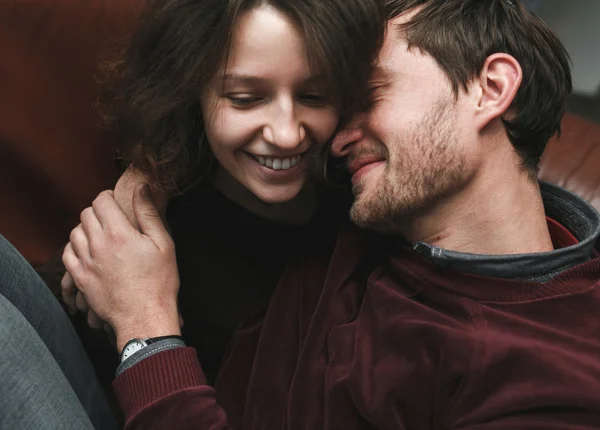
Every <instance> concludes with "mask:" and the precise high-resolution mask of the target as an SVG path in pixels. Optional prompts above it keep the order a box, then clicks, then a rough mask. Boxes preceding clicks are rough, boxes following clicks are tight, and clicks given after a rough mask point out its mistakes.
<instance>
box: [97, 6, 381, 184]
mask: <svg viewBox="0 0 600 430" xmlns="http://www.w3.org/2000/svg"><path fill="white" fill-rule="evenodd" d="M262 5H269V6H271V7H274V8H276V9H278V10H279V11H281V12H283V13H286V14H287V15H288V16H290V17H291V18H292V19H293V20H294V21H295V22H296V23H297V24H298V25H299V27H300V28H301V29H302V31H303V34H304V36H305V38H306V42H307V49H308V54H309V59H310V61H311V63H312V65H315V66H318V67H319V68H320V69H321V70H323V72H324V73H325V76H326V78H327V81H328V85H329V86H330V89H331V91H332V94H333V95H334V97H335V101H336V103H337V104H338V106H339V107H340V114H341V115H343V114H344V113H350V112H351V111H352V110H354V109H356V108H357V107H358V106H359V105H360V104H361V102H362V101H363V100H366V98H367V97H366V83H367V81H368V76H369V74H370V71H371V65H372V61H373V59H374V58H375V55H376V53H377V50H378V48H379V46H380V43H381V40H382V38H383V32H384V25H385V15H384V11H383V7H382V5H381V1H380V0H148V2H147V3H146V4H145V8H144V10H143V11H142V13H141V16H140V22H139V25H138V27H137V29H136V31H135V32H134V34H133V35H132V37H131V38H130V39H129V40H128V41H127V44H126V47H125V49H124V50H123V52H122V55H121V56H120V58H118V59H117V60H114V61H111V62H106V63H105V65H104V69H103V70H104V72H105V75H104V83H105V85H106V86H105V89H106V91H105V93H104V97H103V98H102V99H101V101H100V107H101V112H102V113H103V118H104V124H105V125H106V126H107V127H109V129H110V130H111V131H112V132H114V133H115V135H116V139H117V147H118V150H119V157H120V158H121V161H122V162H123V163H124V165H132V166H133V167H135V168H137V169H140V170H142V171H144V172H146V173H147V174H149V176H150V178H151V180H152V181H153V183H154V186H156V187H157V188H160V189H162V190H164V191H166V192H171V193H174V192H181V191H183V190H184V189H186V188H187V187H189V186H191V185H192V184H194V183H196V182H197V181H198V180H200V179H201V178H203V177H205V176H206V175H207V174H208V173H209V172H210V171H211V168H212V166H213V165H214V164H215V159H214V156H213V155H212V152H211V150H210V147H209V146H208V143H207V141H206V136H205V129H204V124H203V120H202V114H201V110H200V109H201V108H200V101H199V95H200V93H201V90H202V88H203V87H204V86H205V85H208V84H209V82H210V81H211V80H212V79H213V78H214V76H215V74H216V73H217V72H218V71H219V69H221V68H222V65H223V64H226V61H227V60H228V55H229V51H230V47H231V43H232V38H233V36H234V34H235V31H234V30H235V26H236V23H237V22H238V20H239V17H240V15H241V14H243V13H244V12H246V11H249V10H252V9H253V8H256V7H259V6H262Z"/></svg>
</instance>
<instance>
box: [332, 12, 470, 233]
mask: <svg viewBox="0 0 600 430" xmlns="http://www.w3.org/2000/svg"><path fill="white" fill-rule="evenodd" d="M403 19H404V18H403V17H402V16H400V17H399V18H396V19H394V20H392V21H391V22H390V23H389V26H388V31H387V33H386V38H385V41H384V45H383V47H382V50H381V52H380V55H379V59H378V64H377V66H376V68H375V71H374V73H373V76H372V79H371V82H370V86H371V101H372V105H371V107H370V109H369V111H368V112H366V113H365V114H362V115H360V116H358V117H356V118H354V120H353V121H352V122H351V123H350V124H349V125H348V126H347V127H345V128H344V130H342V131H341V132H340V133H339V134H338V136H336V138H335V139H334V142H333V146H332V151H333V153H334V155H336V156H339V157H346V158H347V162H348V168H349V170H350V173H351V174H352V175H353V176H352V184H353V191H354V195H355V202H354V205H353V207H352V210H351V214H350V215H351V218H352V220H353V221H354V222H355V223H356V224H358V225H360V226H363V227H370V228H373V229H376V230H380V231H384V232H394V231H397V229H396V226H397V225H398V223H403V222H404V221H406V220H407V219H413V218H414V217H416V216H421V215H424V214H426V213H428V211H430V210H431V209H432V208H433V207H435V206H436V204H438V203H439V202H441V201H443V199H444V198H445V197H448V196H450V195H452V194H454V193H456V192H457V191H459V190H460V189H462V188H463V187H465V186H466V185H467V183H468V182H469V178H470V177H471V176H472V172H474V171H475V166H474V165H473V164H474V163H477V158H478V155H477V154H476V153H475V152H476V147H475V146H474V145H473V144H472V143H471V144H469V142H473V141H474V139H473V135H470V134H469V133H470V132H472V130H473V129H474V128H473V127H468V126H466V125H467V124H468V122H469V120H468V118H469V117H468V115H469V105H468V97H465V96H464V92H463V91H461V92H460V94H459V96H458V97H456V96H455V93H454V91H453V89H452V86H451V84H450V81H449V79H448V78H447V76H446V75H445V74H444V72H443V71H442V70H441V69H440V68H439V66H438V65H437V63H436V62H435V60H434V59H433V58H432V57H430V56H429V55H426V54H423V53H421V52H420V51H419V50H418V49H416V48H415V49H412V50H408V46H407V43H406V41H405V40H404V39H403V38H402V36H401V35H400V34H399V33H398V30H397V29H396V26H395V25H396V24H397V23H399V22H402V20H403Z"/></svg>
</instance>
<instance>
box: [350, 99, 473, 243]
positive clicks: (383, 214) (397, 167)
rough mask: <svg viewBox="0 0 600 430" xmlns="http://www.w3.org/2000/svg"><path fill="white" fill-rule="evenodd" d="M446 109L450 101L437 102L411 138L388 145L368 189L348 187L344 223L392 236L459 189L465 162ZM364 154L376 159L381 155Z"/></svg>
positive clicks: (449, 105)
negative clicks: (349, 194) (352, 196)
mask: <svg viewBox="0 0 600 430" xmlns="http://www.w3.org/2000/svg"><path fill="white" fill-rule="evenodd" d="M452 106H453V103H452V102H450V101H446V102H440V103H439V104H438V105H437V106H436V107H434V109H432V110H431V112H429V114H427V115H425V116H424V117H423V120H422V121H420V122H419V123H418V124H416V125H415V127H414V128H413V129H412V133H410V134H408V133H407V134H405V135H404V136H403V137H401V138H399V139H398V140H397V141H395V142H388V145H387V151H386V152H389V154H388V157H387V158H388V160H387V164H386V167H385V170H384V171H383V172H382V174H381V175H380V176H379V178H378V179H377V182H376V183H375V184H372V185H371V186H370V187H369V188H368V189H363V187H362V186H361V183H360V182H359V183H358V184H356V186H355V187H354V194H355V196H356V199H355V201H354V205H353V206H352V209H351V211H350V218H351V219H352V221H353V222H354V223H355V224H357V225H358V226H360V227H366V228H371V229H373V230H377V231H381V232H387V233H397V232H399V231H401V230H402V229H403V228H406V227H407V225H406V224H407V223H409V222H411V221H413V220H414V219H415V218H417V217H420V216H423V215H425V214H427V213H428V212H429V211H430V210H431V209H432V208H433V207H434V206H435V205H436V204H437V203H438V202H439V201H440V200H442V199H444V198H445V197H447V196H448V195H451V194H453V193H455V192H456V191H457V190H459V189H461V188H462V187H464V186H465V184H466V182H467V175H468V174H467V172H465V167H466V159H465V158H466V157H465V155H464V154H463V153H461V152H460V151H461V149H460V148H461V147H460V145H459V143H458V139H457V136H456V133H455V131H454V128H453V127H454V117H455V116H454V115H453V110H452V109H451V107H452ZM381 147H383V145H382V144H381ZM367 151H369V150H368V149H367ZM370 152H372V153H374V154H377V153H379V154H381V153H382V152H383V149H382V148H372V149H371V150H370Z"/></svg>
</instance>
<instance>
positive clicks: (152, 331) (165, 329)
mask: <svg viewBox="0 0 600 430" xmlns="http://www.w3.org/2000/svg"><path fill="white" fill-rule="evenodd" d="M115 336H116V341H117V342H116V343H117V350H118V351H119V353H120V352H121V351H122V350H123V347H124V346H125V344H126V343H127V342H129V341H130V340H131V339H133V338H137V339H149V338H155V337H162V336H181V327H180V326H179V318H178V315H177V313H175V316H174V317H168V318H160V317H159V318H157V317H155V316H154V315H152V314H151V316H150V318H148V319H147V320H144V321H139V322H131V323H128V324H127V325H121V326H119V327H115Z"/></svg>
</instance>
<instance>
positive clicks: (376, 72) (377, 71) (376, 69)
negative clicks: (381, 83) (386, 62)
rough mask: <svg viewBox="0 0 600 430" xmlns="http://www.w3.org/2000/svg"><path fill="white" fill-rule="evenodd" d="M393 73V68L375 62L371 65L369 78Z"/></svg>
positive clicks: (388, 75) (382, 76)
mask: <svg viewBox="0 0 600 430" xmlns="http://www.w3.org/2000/svg"><path fill="white" fill-rule="evenodd" d="M394 74H395V72H394V70H392V69H391V68H389V67H387V66H383V65H381V64H376V65H375V66H373V70H372V72H371V79H377V78H389V77H391V76H393V75H394Z"/></svg>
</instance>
